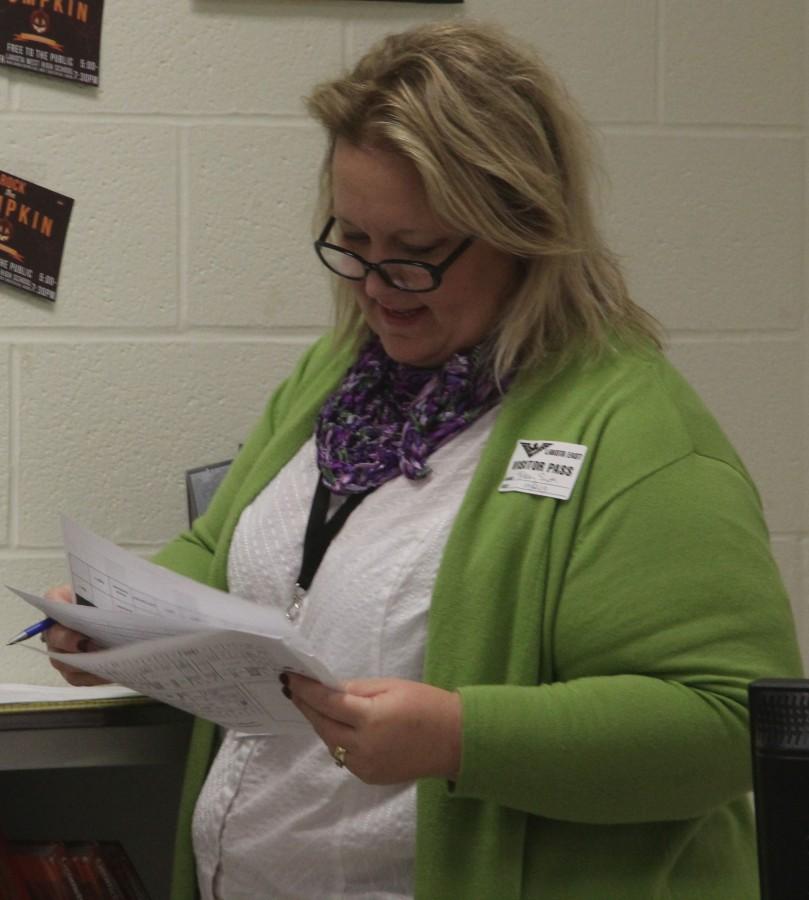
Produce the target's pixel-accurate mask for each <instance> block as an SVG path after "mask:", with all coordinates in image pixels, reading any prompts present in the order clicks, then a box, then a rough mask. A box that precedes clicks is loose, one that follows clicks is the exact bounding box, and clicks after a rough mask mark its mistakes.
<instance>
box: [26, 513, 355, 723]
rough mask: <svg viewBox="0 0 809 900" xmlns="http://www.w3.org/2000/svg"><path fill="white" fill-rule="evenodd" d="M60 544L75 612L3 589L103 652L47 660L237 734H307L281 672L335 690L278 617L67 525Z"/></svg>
mask: <svg viewBox="0 0 809 900" xmlns="http://www.w3.org/2000/svg"><path fill="white" fill-rule="evenodd" d="M62 535H63V538H64V545H65V550H66V552H67V557H68V562H69V565H70V572H71V579H72V583H73V590H74V591H75V593H76V597H77V598H80V602H79V603H76V604H72V603H60V602H58V601H54V600H47V599H45V598H44V597H37V596H35V595H34V594H29V593H28V592H27V591H22V590H19V589H18V588H13V587H10V586H9V589H10V590H12V591H13V592H14V593H15V594H16V595H17V596H18V597H21V598H22V599H23V600H25V601H26V602H28V603H30V604H31V605H32V606H35V607H36V608H37V609H39V610H40V611H41V612H42V613H44V614H45V615H46V616H50V617H51V618H52V619H56V621H58V622H60V623H61V624H62V625H65V626H66V627H68V628H72V629H74V630H76V631H79V632H81V633H82V634H85V635H87V636H88V637H90V638H92V639H93V640H94V641H95V642H96V643H97V644H98V645H99V646H100V647H102V648H104V649H102V650H98V651H94V652H90V653H51V654H49V655H50V656H51V657H52V658H54V659H58V660H61V661H63V662H65V663H68V664H69V665H71V666H74V667H75V668H78V669H82V670H83V671H85V672H92V673H93V674H95V675H98V676H100V677H101V678H104V679H106V680H107V681H111V682H115V683H117V684H121V685H125V686H126V687H128V688H131V689H133V690H135V691H138V692H140V693H142V694H145V695H147V696H149V697H154V698H155V699H156V700H161V701H162V702H164V703H168V704H169V705H171V706H176V707H178V708H179V709H184V710H186V711H188V712H190V713H193V714H194V715H196V716H200V717H201V718H203V719H209V720H210V721H212V722H216V723H217V724H219V725H222V726H224V727H225V728H231V729H234V730H236V731H239V732H243V733H244V734H276V733H281V732H285V731H291V730H297V729H299V728H301V727H304V726H306V725H307V724H308V723H307V722H306V720H305V719H304V717H303V715H302V714H301V713H300V712H299V711H298V709H297V708H296V707H295V706H294V705H293V704H292V703H290V702H289V700H287V699H286V698H285V697H284V696H283V695H282V693H281V689H280V685H279V682H278V676H279V674H280V673H281V672H284V671H289V672H297V673H300V674H302V675H307V676H308V677H310V678H314V679H316V680H318V681H321V682H323V683H324V684H326V685H329V686H330V687H334V688H337V689H339V685H338V683H337V681H336V679H335V678H334V676H333V675H332V674H331V672H329V670H328V669H327V668H326V666H325V665H323V663H321V662H320V661H319V660H318V659H317V658H316V657H315V656H314V654H313V653H311V652H310V651H309V649H308V647H307V644H306V641H305V639H304V638H302V637H301V635H300V634H299V633H298V632H297V631H296V630H295V627H294V626H293V625H292V623H291V622H289V621H288V620H287V618H286V617H285V616H284V614H283V613H282V612H281V611H280V610H278V609H274V608H269V607H262V606H258V605H256V604H255V603H250V602H249V601H247V600H244V599H242V598H240V597H237V596H235V595H234V594H227V593H225V592H223V591H218V590H216V589H215V588H211V587H208V586H206V585H203V584H200V583H198V582H196V581H193V580H192V579H190V578H185V577H184V576H182V575H178V574H177V573H176V572H171V571H169V570H168V569H164V568H162V567H161V566H157V565H154V564H153V563H150V562H148V561H146V560H144V559H141V558H140V557H138V556H135V555H134V554H132V553H129V552H128V551H126V550H124V549H123V548H121V547H118V546H117V545H116V544H113V543H111V542H110V541H107V540H105V539H104V538H101V537H98V536H97V535H94V534H92V533H91V532H89V531H87V530H85V529H84V528H82V527H81V526H80V525H78V524H77V523H75V522H73V521H71V520H70V519H68V518H66V517H63V518H62ZM81 601H85V603H82V602H81ZM85 604H87V605H85ZM30 649H34V648H30Z"/></svg>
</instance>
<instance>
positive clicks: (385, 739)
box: [287, 673, 461, 784]
mask: <svg viewBox="0 0 809 900" xmlns="http://www.w3.org/2000/svg"><path fill="white" fill-rule="evenodd" d="M287 686H288V688H289V690H290V691H291V692H292V698H291V699H292V702H293V703H294V704H295V705H296V706H297V707H298V709H300V711H301V712H302V713H303V714H304V715H305V716H306V718H307V719H308V720H309V721H310V722H311V723H312V727H313V728H314V729H315V731H316V732H317V734H318V735H319V737H320V738H321V740H322V741H323V742H324V743H325V744H326V746H327V747H328V748H329V752H330V753H332V754H333V753H334V750H335V748H336V747H342V748H344V749H345V750H346V754H345V766H346V768H347V769H349V770H350V771H351V772H352V773H353V774H354V775H356V776H357V778H360V779H361V780H362V781H365V782H367V783H368V784H398V783H400V782H404V781H413V780H414V779H416V778H428V777H435V778H449V779H454V778H456V777H457V774H458V769H459V768H460V763H461V698H460V696H459V695H458V694H456V693H453V692H451V691H444V690H441V689H440V688H436V687H431V686H430V685H428V684H421V683H419V682H416V681H404V680H403V679H400V678H365V679H357V680H355V681H349V682H348V683H347V684H346V685H345V692H344V693H343V692H341V691H335V690H332V689H331V688H327V687H325V686H324V685H322V684H320V683H319V682H317V681H312V680H311V679H309V678H304V677H303V676H301V675H293V674H291V673H290V674H289V676H288V682H287Z"/></svg>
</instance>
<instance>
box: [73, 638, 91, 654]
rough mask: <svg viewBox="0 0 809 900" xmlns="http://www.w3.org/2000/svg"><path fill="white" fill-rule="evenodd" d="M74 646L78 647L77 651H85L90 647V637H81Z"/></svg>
mask: <svg viewBox="0 0 809 900" xmlns="http://www.w3.org/2000/svg"><path fill="white" fill-rule="evenodd" d="M76 646H77V647H78V648H79V653H87V651H88V650H89V649H90V638H82V639H81V640H80V641H79V643H78V644H77V645H76Z"/></svg>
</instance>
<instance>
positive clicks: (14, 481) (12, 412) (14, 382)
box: [7, 344, 22, 547]
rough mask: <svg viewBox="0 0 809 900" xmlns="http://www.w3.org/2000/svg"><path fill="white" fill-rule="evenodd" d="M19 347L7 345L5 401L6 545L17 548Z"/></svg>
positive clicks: (20, 402) (19, 454) (20, 372)
mask: <svg viewBox="0 0 809 900" xmlns="http://www.w3.org/2000/svg"><path fill="white" fill-rule="evenodd" d="M21 353H22V351H21V350H20V348H19V347H17V346H15V345H14V344H11V345H10V346H9V359H8V367H9V379H8V381H9V403H8V418H9V423H8V426H9V427H8V461H9V466H8V518H7V523H8V546H9V547H16V546H17V545H18V544H19V536H20V475H21V467H22V456H21V443H22V442H21V438H20V429H21V427H22V381H21V379H22V362H21V358H20V357H21Z"/></svg>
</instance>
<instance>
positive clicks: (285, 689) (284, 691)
mask: <svg viewBox="0 0 809 900" xmlns="http://www.w3.org/2000/svg"><path fill="white" fill-rule="evenodd" d="M281 693H282V694H283V695H284V696H285V697H286V698H287V700H291V699H292V691H291V690H290V689H289V688H288V687H287V686H286V685H284V686H283V687H282V688H281Z"/></svg>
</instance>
